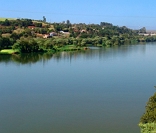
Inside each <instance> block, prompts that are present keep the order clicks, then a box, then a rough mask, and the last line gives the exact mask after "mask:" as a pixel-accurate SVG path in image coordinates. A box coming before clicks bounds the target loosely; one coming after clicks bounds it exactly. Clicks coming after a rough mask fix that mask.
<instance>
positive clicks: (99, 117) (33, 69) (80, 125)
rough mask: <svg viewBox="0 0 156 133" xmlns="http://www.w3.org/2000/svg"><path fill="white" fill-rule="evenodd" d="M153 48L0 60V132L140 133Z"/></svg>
mask: <svg viewBox="0 0 156 133" xmlns="http://www.w3.org/2000/svg"><path fill="white" fill-rule="evenodd" d="M155 85H156V43H148V44H138V45H123V46H119V47H110V48H91V49H90V50H87V51H79V52H61V53H57V54H54V55H51V54H24V55H12V56H6V55H5V56H2V55H1V56H0V132H2V133H140V129H139V127H138V123H139V120H140V117H141V116H142V114H143V113H144V112H145V105H146V102H147V101H148V98H149V97H150V96H151V95H153V93H154V92H155V90H154V86H155Z"/></svg>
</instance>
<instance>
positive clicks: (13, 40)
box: [0, 16, 156, 53]
mask: <svg viewBox="0 0 156 133" xmlns="http://www.w3.org/2000/svg"><path fill="white" fill-rule="evenodd" d="M140 32H141V33H146V28H145V27H143V28H141V29H139V30H132V29H129V28H127V27H125V26H123V27H119V26H114V25H112V24H111V23H107V22H101V23H100V24H84V23H79V24H71V22H70V21H69V20H67V21H66V22H65V21H64V22H61V23H47V22H46V18H45V16H43V20H31V19H5V20H2V19H0V50H2V49H14V50H15V49H16V50H18V51H19V52H21V53H31V52H49V51H53V52H54V51H60V50H80V49H83V47H86V46H88V45H93V46H113V45H123V44H127V43H128V44H131V43H137V42H153V41H156V36H144V35H139V33H140ZM68 45H69V46H68ZM71 47H72V48H71ZM80 47H81V48H80Z"/></svg>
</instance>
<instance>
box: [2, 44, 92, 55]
mask: <svg viewBox="0 0 156 133" xmlns="http://www.w3.org/2000/svg"><path fill="white" fill-rule="evenodd" d="M87 49H89V48H88V47H77V46H75V45H66V46H61V47H57V46H56V47H54V48H53V49H45V50H43V53H46V52H49V53H55V52H61V51H78V50H87ZM20 53H22V52H20V51H19V50H14V49H3V50H0V55H12V54H20ZM33 53H38V52H33Z"/></svg>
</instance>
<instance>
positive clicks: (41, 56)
mask: <svg viewBox="0 0 156 133" xmlns="http://www.w3.org/2000/svg"><path fill="white" fill-rule="evenodd" d="M141 45H142V46H141V47H140V45H136V46H135V47H134V46H133V45H123V46H114V47H108V48H97V47H96V48H94V47H90V49H89V50H86V51H71V52H58V53H55V54H52V53H31V54H21V55H0V63H5V64H7V63H11V62H13V63H18V64H34V63H36V62H43V63H44V62H45V61H48V60H50V59H51V58H53V59H54V60H56V61H57V62H59V61H60V60H62V59H64V60H69V61H70V62H72V60H75V59H77V58H80V57H81V58H84V59H86V60H88V59H94V58H97V57H98V58H99V59H111V58H114V57H116V55H120V56H121V57H126V56H128V55H129V54H130V53H134V52H135V53H137V51H142V53H145V51H146V45H143V44H141Z"/></svg>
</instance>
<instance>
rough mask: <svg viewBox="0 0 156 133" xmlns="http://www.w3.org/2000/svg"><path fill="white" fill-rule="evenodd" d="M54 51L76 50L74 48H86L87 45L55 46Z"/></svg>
mask: <svg viewBox="0 0 156 133" xmlns="http://www.w3.org/2000/svg"><path fill="white" fill-rule="evenodd" d="M55 49H56V51H76V50H86V49H87V47H77V46H75V45H66V46H62V47H55Z"/></svg>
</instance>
